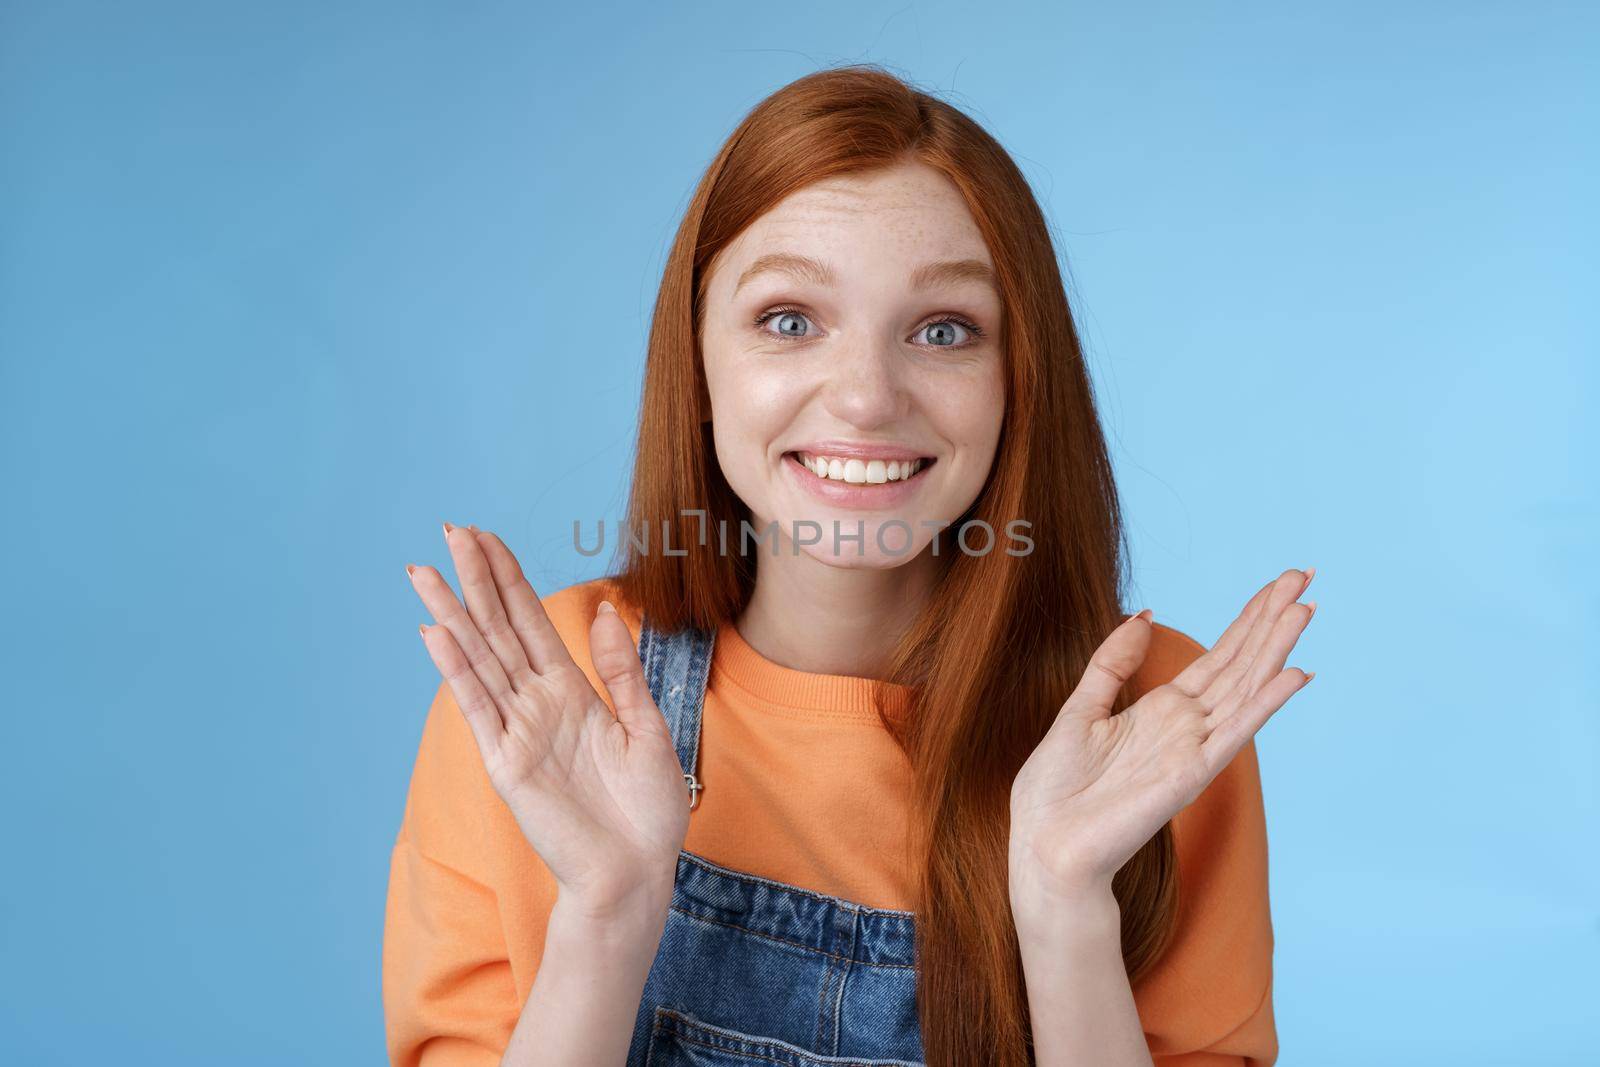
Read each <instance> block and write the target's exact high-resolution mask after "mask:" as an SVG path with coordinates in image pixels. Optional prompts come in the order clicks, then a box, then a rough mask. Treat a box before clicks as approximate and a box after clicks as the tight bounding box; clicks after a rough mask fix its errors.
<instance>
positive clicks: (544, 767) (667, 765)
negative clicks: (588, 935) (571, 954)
mask: <svg viewBox="0 0 1600 1067" xmlns="http://www.w3.org/2000/svg"><path fill="white" fill-rule="evenodd" d="M445 542H446V544H447V545H448V546H449V548H450V555H451V558H452V559H453V560H454V562H455V568H456V574H457V575H458V576H459V578H460V580H461V587H462V590H463V593H464V595H465V598H466V606H465V608H463V607H462V604H461V601H459V600H457V599H456V596H455V593H454V592H453V591H452V590H451V588H450V585H449V583H448V582H446V581H445V579H444V577H443V576H442V575H441V574H440V573H439V572H438V571H437V570H436V569H434V568H433V567H429V566H420V567H412V566H407V568H406V570H407V572H408V573H409V574H410V575H411V583H412V586H413V587H414V588H415V589H416V591H417V595H418V596H419V597H421V598H422V602H423V604H424V605H426V606H427V608H428V611H429V612H430V613H431V614H432V615H433V618H434V620H435V624H434V625H432V626H423V627H421V631H422V639H423V642H424V643H425V644H426V645H427V647H428V654H429V655H430V656H431V657H432V658H433V662H434V665H435V666H437V667H438V668H439V672H440V674H442V675H443V676H444V678H445V680H446V681H447V682H448V683H449V684H450V691H451V692H452V693H453V694H455V699H456V703H457V704H458V705H459V706H460V708H461V711H462V713H463V714H464V715H465V716H466V719H467V724H468V726H469V727H470V728H471V730H472V735H473V737H474V738H476V740H477V744H478V751H479V753H480V754H481V755H482V757H483V765H484V768H485V770H487V771H488V773H489V780H490V781H491V782H493V783H494V788H495V791H496V792H497V793H499V795H500V797H501V799H502V800H504V801H505V803H506V806H507V807H508V808H510V809H511V812H512V814H513V815H514V816H515V817H516V820H517V824H518V825H519V826H520V827H521V828H522V833H523V835H524V836H525V837H526V838H527V839H528V843H529V844H531V845H532V846H533V848H534V851H536V852H538V854H539V857H540V859H542V860H543V861H544V863H545V865H546V866H547V867H548V868H549V869H550V873H551V874H552V875H554V877H555V879H556V883H557V885H558V886H559V888H560V890H561V892H562V894H563V895H568V894H570V902H572V903H576V904H578V905H579V906H580V907H581V908H582V909H583V910H584V911H585V912H586V913H588V914H590V915H592V916H594V917H597V918H602V919H609V918H614V917H618V916H620V915H623V914H627V913H636V912H638V910H639V909H652V910H653V909H662V910H664V908H665V905H666V897H667V896H670V893H671V888H672V880H673V876H674V874H675V873H676V871H677V860H678V851H679V849H680V848H681V847H682V845H683V840H684V835H685V833H687V831H688V827H689V790H688V786H687V784H686V782H685V781H684V777H683V768H682V766H681V765H680V764H679V762H678V756H677V753H676V751H675V750H674V748H673V744H672V736H671V733H670V732H669V730H668V728H667V723H666V719H665V718H663V716H662V714H661V711H660V709H658V708H657V707H656V703H655V701H654V700H653V699H652V698H651V696H650V690H649V686H648V685H647V684H646V682H645V678H644V669H643V666H642V664H641V663H640V661H639V654H638V651H637V648H636V646H635V644H634V641H633V637H632V635H631V634H630V633H629V631H628V627H627V624H626V623H624V622H623V621H622V618H621V616H619V615H618V614H617V613H616V612H615V611H614V610H610V609H609V605H606V604H604V603H603V604H602V605H601V608H600V611H599V613H598V614H597V615H596V616H595V618H594V621H593V622H592V623H591V625H590V629H589V650H590V658H591V660H592V661H593V663H594V667H595V671H596V673H597V674H598V675H599V677H600V679H601V681H602V682H603V683H604V684H605V687H606V691H607V693H608V694H609V695H610V697H611V702H612V704H613V705H615V707H616V714H615V715H613V714H612V712H611V709H610V708H608V707H606V704H605V701H603V700H602V699H601V698H600V695H599V693H597V692H596V691H595V689H594V687H593V686H592V685H590V684H589V680H588V678H587V677H586V676H585V675H584V673H583V670H582V669H581V668H579V666H578V665H577V663H575V662H574V661H573V659H572V655H571V654H570V653H569V652H568V651H567V647H566V645H565V644H564V643H563V642H562V640H561V637H560V635H559V634H557V633H556V630H555V627H554V626H552V625H551V623H550V618H549V616H547V615H546V614H545V611H544V607H543V605H541V604H540V603H539V598H538V596H536V595H535V594H534V591H533V586H532V585H530V584H529V583H528V580H527V579H526V578H525V577H524V576H523V573H522V568H521V567H520V566H519V565H518V564H517V560H516V557H515V556H513V555H512V554H511V551H510V550H509V549H507V548H506V546H505V544H504V543H503V542H501V540H500V539H499V538H498V537H496V536H495V535H494V534H492V533H489V532H488V531H479V530H475V529H474V528H470V527H463V526H451V525H450V524H448V523H446V524H445Z"/></svg>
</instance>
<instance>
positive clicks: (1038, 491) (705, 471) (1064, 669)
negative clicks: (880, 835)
mask: <svg viewBox="0 0 1600 1067" xmlns="http://www.w3.org/2000/svg"><path fill="white" fill-rule="evenodd" d="M906 160H917V161H920V162H922V163H925V164H927V165H929V166H931V167H933V168H935V169H936V170H938V171H940V172H941V173H943V174H944V175H945V176H946V177H948V178H949V179H950V181H951V182H953V183H954V184H955V186H956V188H958V189H959V190H960V191H961V193H962V195H963V197H964V198H965V200H966V204H967V207H968V209H969V210H970V211H971V213H972V217H973V218H974V219H975V220H976V222H977V225H978V228H979V230H980V232H981V233H982V234H983V237H984V240H985V241H986V242H987V245H988V248H989V251H990V255H991V257H992V259H993V262H994V266H995V272H996V275H997V279H998V282H999V285H1000V292H1001V301H1002V305H1003V309H1004V311H1003V320H1004V328H1003V335H1004V343H1003V347H1004V350H1005V358H1006V363H1007V371H1006V374H1007V381H1006V385H1007V397H1008V399H1007V409H1006V413H1005V418H1004V422H1003V425H1002V429H1001V435H1000V441H999V446H998V454H997V456H996V458H995V462H994V466H993V469H992V472H991V475H990V478H989V481H988V483H987V484H986V485H985V487H984V489H983V490H982V492H981V493H980V495H979V496H978V499H977V500H976V501H975V502H974V503H973V506H972V507H971V509H969V511H968V513H967V514H966V515H965V516H963V517H962V520H961V521H966V520H969V519H982V520H984V521H985V522H987V523H988V524H989V527H990V528H991V529H993V530H995V531H997V532H999V531H1004V530H1005V529H1006V523H1007V522H1008V521H1010V520H1012V519H1015V518H1025V519H1028V520H1029V521H1031V523H1032V527H1031V528H1030V529H1029V530H1028V535H1029V536H1030V537H1031V538H1032V539H1033V541H1034V548H1033V551H1032V552H1031V553H1030V554H1028V555H1025V556H1012V555H1008V554H1007V553H1005V552H1001V551H992V552H988V553H986V554H983V555H970V556H969V555H967V554H966V553H964V552H960V551H956V550H955V549H954V546H953V545H952V546H948V547H947V546H944V545H941V550H940V553H939V558H940V559H941V561H943V566H944V571H943V575H942V578H941V580H940V581H939V582H938V583H937V584H936V585H935V588H934V593H933V595H932V597H931V599H930V601H929V602H928V603H927V605H926V606H925V608H924V610H923V611H922V614H921V615H920V617H919V618H918V619H917V620H916V621H915V623H914V624H913V625H912V627H911V629H910V631H909V632H908V634H907V636H906V638H905V639H904V641H903V642H902V643H901V646H900V647H899V649H898V650H897V652H896V654H895V657H894V664H893V669H892V672H891V676H890V680H892V681H896V682H900V683H902V684H905V685H908V686H911V687H912V688H913V690H914V692H915V698H914V702H913V710H912V713H911V714H910V715H909V716H907V717H906V718H905V720H904V723H903V725H902V726H901V727H900V728H898V729H897V730H896V737H897V739H898V740H899V742H900V743H901V745H902V746H903V747H904V749H905V751H906V753H907V756H908V757H909V759H910V762H911V765H912V769H913V775H914V780H915V783H916V785H915V788H916V794H917V795H916V798H915V800H916V802H915V807H914V813H913V828H914V829H913V832H914V833H915V834H916V840H915V842H914V844H915V850H914V852H913V855H917V856H920V857H922V860H921V871H920V877H919V879H918V883H917V884H918V893H917V900H916V905H915V911H916V913H917V959H918V1014H919V1016H920V1019H921V1025H922V1041H923V1048H924V1051H925V1053H926V1056H927V1061H928V1063H929V1064H932V1065H950V1064H971V1063H986V1064H997V1065H1005V1067H1012V1065H1017V1067H1020V1065H1023V1064H1028V1063H1031V1062H1032V1041H1031V1027H1030V1023H1029V1020H1028V1005H1027V997H1026V990H1025V987H1024V985H1023V972H1022V965H1021V956H1020V953H1019V950H1018V945H1017V938H1016V930H1015V926H1014V924H1013V922H1012V919H1011V911H1010V902H1009V894H1008V892H1007V870H1008V867H1007V834H1008V828H1009V821H1010V808H1009V801H1010V790H1011V782H1012V779H1013V778H1014V777H1015V776H1016V773H1017V771H1018V770H1019V769H1020V768H1021V766H1022V764H1023V762H1024V761H1025V760H1026V759H1027V758H1028V756H1029V754H1030V753H1031V752H1032V751H1033V749H1034V747H1035V746H1036V745H1037V744H1038V742H1039V740H1040V739H1041V738H1042V737H1043V736H1044V733H1045V731H1046V729H1048V727H1049V726H1050V724H1051V722H1053V721H1054V719H1055V716H1056V713H1057V712H1058V711H1059V709H1060V707H1061V704H1062V702H1063V701H1064V700H1065V699H1066V697H1067V694H1068V693H1070V692H1071V691H1072V688H1073V686H1074V685H1075V684H1076V683H1077V681H1078V679H1079V677H1081V675H1082V674H1083V672H1084V670H1085V669H1086V668H1087V666H1088V662H1089V657H1090V655H1091V653H1092V652H1093V651H1094V649H1095V647H1096V646H1097V645H1098V644H1099V642H1100V641H1101V640H1102V639H1103V637H1104V635H1105V634H1107V633H1108V632H1110V630H1111V629H1112V627H1114V626H1115V625H1116V624H1117V623H1118V622H1119V621H1121V619H1122V617H1123V611H1122V607H1121V592H1122V583H1123V581H1124V578H1125V569H1124V561H1125V558H1126V554H1125V547H1126V546H1125V538H1124V534H1123V529H1122V519H1121V512H1120V507H1119V504H1118V499H1117V491H1116V486H1115V483H1114V481H1113V477H1112V468H1111V461H1110V457H1109V455H1108V453H1107V450H1106V443H1105V436H1104V433H1103V432H1102V430H1101V427H1100V419H1099V416H1098V414H1097V412H1096V410H1095V405H1094V397H1093V394H1092V391H1091V386H1090V381H1089V375H1088V371H1087V369H1086V367H1085V365H1084V360H1083V355H1082V351H1081V348H1080V346H1079V343H1078V334H1077V329H1076V327H1075V325H1074V323H1073V317H1072V311H1071V308H1070V307H1069V306H1068V303H1067V295H1066V290H1065V288H1064V286H1063V284H1062V279H1061V272H1060V269H1059V267H1058V265H1057V262H1056V257H1055V251H1054V248H1053V246H1052V243H1051V240H1050V235H1049V229H1048V226H1047V224H1046V222H1045V219H1044V215H1043V213H1042V212H1041V211H1040V209H1039V205H1038V203H1037V202H1036V201H1035V199H1034V197H1033V193H1032V191H1031V190H1030V188H1029V186H1028V183H1027V181H1026V179H1025V178H1024V177H1023V175H1022V173H1021V172H1020V171H1019V170H1018V169H1017V167H1016V164H1015V163H1014V162H1013V161H1012V159H1011V157H1010V156H1009V155H1008V154H1007V153H1006V151H1005V150H1004V149H1003V148H1002V147H1001V146H1000V144H999V143H998V142H997V141H995V139H994V138H993V137H991V136H990V135H989V134H988V133H987V132H985V131H984V130H983V128H982V127H980V126H979V125H978V124H977V123H976V122H975V121H973V120H972V119H971V118H970V117H968V116H967V115H966V114H964V113H963V112H961V111H960V110H958V109H957V108H955V107H953V106H951V105H949V104H947V103H945V102H943V101H941V100H939V99H937V98H935V97H933V96H930V95H928V94H927V93H924V92H921V91H919V90H917V89H915V88H913V87H912V86H910V85H908V84H907V83H906V82H904V81H902V80H901V79H900V78H897V77H895V76H894V75H892V74H890V73H888V72H887V71H884V70H882V69H881V68H878V67H876V66H871V65H853V66H847V67H839V68H834V69H830V70H824V71H820V72H818V73H815V74H811V75H808V76H806V77H803V78H800V79H799V80H797V81H795V82H792V83H790V84H789V85H786V86H784V87H783V88H781V89H779V90H778V91H777V92H775V93H773V94H772V95H771V96H769V97H767V98H766V99H765V100H763V101H762V102H761V103H760V104H758V105H757V106H756V107H755V108H754V109H752V110H751V111H750V113H749V114H748V115H747V116H745V118H744V120H743V121H742V122H741V123H740V124H739V126H738V128H737V129H735V130H734V131H733V133H732V135H731V136H729V138H728V140H727V142H726V143H725V144H724V145H723V146H722V149H721V151H719V152H718V153H717V156H716V158H715V159H714V160H713V161H712V163H711V165H710V167H709V168H708V169H707V171H706V173H705V175H704V177H703V178H702V179H701V180H700V183H699V186H698V188H697V189H696V190H695V194H694V199H693V200H692V201H691V202H690V204H689V207H688V210H687V212H686V214H685V216H684V219H683V223H682V225H681V226H680V227H679V228H678V232H677V237H676V239H675V240H674V242H673V245H672V250H671V253H670V255H669V257H668V259H667V263H666V268H665V272H664V274H663V276H662V280H661V290H660V294H659V296H658V298H657V301H656V306H655V315H654V319H653V321H652V324H651V331H650V344H649V353H648V357H647V363H646V368H645V381H644V396H643V402H642V405H641V412H640V418H639V437H638V450H637V457H636V460H635V465H634V473H633V487H632V493H631V495H630V499H629V505H628V516H627V521H628V527H629V529H631V530H639V529H640V528H641V526H643V527H644V528H646V529H648V530H650V531H651V532H652V540H653V539H654V538H655V537H656V536H659V535H660V532H661V531H662V530H663V528H664V527H663V524H665V526H666V528H669V529H670V530H671V540H672V544H674V545H676V546H694V545H696V544H698V543H699V542H700V538H701V530H702V526H701V519H700V518H699V517H697V516H692V515H689V516H686V515H684V514H682V512H684V511H686V510H691V509H700V510H703V511H704V512H705V513H706V515H707V518H708V521H709V522H710V524H711V526H710V528H711V529H712V530H715V529H716V528H717V526H716V524H717V523H718V522H719V521H720V522H725V523H727V529H728V530H729V533H730V543H736V540H737V532H738V530H739V529H740V526H739V524H740V522H741V521H743V520H746V519H748V518H749V512H748V510H747V509H746V508H745V507H744V505H743V504H742V503H741V502H740V500H739V499H738V497H736V496H735V495H734V493H733V491H732V489H730V488H729V486H728V483H727V482H726V480H725V479H724V478H723V477H722V472H721V469H720V467H719V466H718V464H717V462H716V453H715V450H714V448H713V445H712V441H711V436H710V424H709V423H708V422H705V421H703V420H704V419H705V417H706V412H705V410H704V406H703V405H704V396H705V394H704V384H703V383H704V370H703V366H702V363H701V359H700V347H699V340H698V339H699V335H700V334H699V327H700V325H701V322H702V318H701V315H702V310H703V308H704V296H705V289H706V284H707V279H708V275H709V268H710V265H711V264H712V262H713V261H714V259H715V257H716V256H717V254H718V253H719V252H720V251H721V250H722V249H723V248H725V247H726V246H727V245H728V244H729V243H730V242H731V241H732V240H733V239H734V238H735V237H737V236H738V235H739V233H740V232H741V231H743V230H744V229H745V227H747V226H748V225H750V223H751V222H753V221H754V220H755V219H756V218H758V217H759V216H760V215H761V214H763V213H764V212H766V211H767V210H768V209H769V208H771V207H773V206H774V205H776V204H777V203H778V202H779V201H780V200H782V199H783V198H784V197H786V196H788V195H789V194H790V193H793V192H795V191H796V190H797V189H800V188H802V187H803V186H806V185H809V184H811V183H812V182H815V181H818V180H821V179H825V178H829V177H832V176H835V175H840V174H849V173H854V172H861V171H866V170H870V169H873V168H877V167H882V166H886V165H890V164H894V163H898V162H902V161H906ZM958 527H959V522H958V523H956V524H954V525H952V526H951V527H950V528H949V531H946V532H945V533H943V534H941V536H948V534H949V533H950V532H951V531H954V530H956V529H957V528H958ZM754 559H755V555H754V554H753V553H752V555H751V556H749V557H746V556H743V555H741V554H740V553H738V552H730V553H719V552H716V551H695V550H694V549H693V548H692V547H691V548H690V550H689V552H688V554H686V555H681V556H680V555H668V554H666V553H664V552H660V551H657V552H648V551H640V550H639V549H638V547H637V546H631V545H628V544H626V543H625V544H624V546H623V554H622V557H621V562H620V565H619V568H618V571H619V573H618V575H617V578H618V580H619V583H620V584H621V586H622V589H623V592H624V593H625V594H626V595H628V596H630V597H631V598H632V599H633V600H634V602H635V603H636V604H638V605H640V606H641V607H642V608H643V609H644V611H645V613H646V614H647V615H649V616H650V618H651V620H652V622H653V623H655V624H657V625H661V626H682V625H696V626H700V627H703V628H713V627H716V626H718V625H720V624H722V623H723V622H725V621H728V620H731V619H733V618H735V617H737V616H738V614H739V613H740V611H741V610H742V609H743V607H744V605H745V603H746V602H747V600H748V599H749V596H750V593H751V589H752V586H753V583H754V580H755V571H754ZM1019 666H1020V667H1021V669H1019ZM1127 696H1128V695H1127V694H1124V696H1123V698H1122V702H1121V703H1119V706H1118V710H1121V707H1122V706H1125V703H1126V700H1127ZM885 725H886V726H891V723H890V721H889V720H888V719H886V720H885ZM891 728H893V727H892V726H891ZM1114 889H1115V892H1116V896H1117V900H1118V902H1119V903H1120V904H1121V908H1122V951H1123V960H1124V963H1125V965H1126V967H1127V970H1128V973H1129V976H1130V979H1133V980H1137V978H1138V977H1139V976H1140V975H1142V974H1143V973H1144V972H1145V971H1146V970H1147V969H1148V968H1149V967H1150V965H1151V964H1152V963H1154V962H1155V960H1156V958H1157V957H1158V956H1159V955H1160V953H1161V951H1162V950H1163V949H1164V948H1165V946H1166V943H1167V941H1168V940H1169V938H1170V936H1171V932H1172V928H1173V923H1174V920H1175V912H1176V893H1177V865H1176V860H1175V853H1174V850H1173V843H1172V832H1171V827H1170V825H1168V826H1164V827H1162V829H1161V831H1160V832H1159V833H1157V835H1156V836H1155V837H1154V838H1152V839H1151V840H1150V841H1149V842H1148V843H1147V844H1146V845H1145V846H1144V847H1143V848H1142V849H1141V850H1140V851H1139V852H1138V854H1136V855H1135V856H1134V857H1133V859H1131V860H1130V861H1129V862H1128V863H1127V865H1126V866H1124V867H1123V869H1122V870H1121V871H1120V872H1119V873H1118V875H1117V877H1116V879H1115V882H1114Z"/></svg>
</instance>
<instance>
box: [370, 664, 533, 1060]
mask: <svg viewBox="0 0 1600 1067" xmlns="http://www.w3.org/2000/svg"><path fill="white" fill-rule="evenodd" d="M485 789H488V790H489V791H490V795H489V796H487V797H486V796H485V795H484V790H485ZM498 804H499V799H498V796H496V795H494V794H493V786H492V785H491V784H490V783H489V781H488V776H487V774H486V773H485V772H484V771H483V764H482V757H481V756H480V755H479V753H478V751H477V747H476V743H475V742H474V741H473V739H472V735H471V731H470V728H469V727H468V726H467V723H466V720H465V719H464V717H463V716H462V713H461V711H460V709H459V708H458V706H457V705H456V702H455V699H454V697H453V695H452V694H451V692H450V689H449V686H448V684H447V683H444V682H441V683H440V687H439V691H438V693H437V695H436V696H435V697H434V700H433V705H432V707H431V708H430V709H429V711H428V717H427V722H426V724H425V725H424V726H423V731H422V742H421V745H420V747H419V749H418V752H417V761H416V765H415V767H414V769H413V771H412V776H411V785H410V790H409V792H408V793H407V797H406V805H405V815H404V817H403V819H402V821H401V826H400V832H399V834H398V835H397V837H396V839H395V843H394V850H393V852H392V854H391V859H390V865H389V894H388V902H387V906H386V909H385V914H384V935H383V963H382V980H383V1006H384V1018H385V1025H386V1031H387V1035H386V1036H387V1044H388V1050H389V1060H390V1063H391V1064H393V1065H394V1067H494V1065H495V1064H498V1063H499V1062H500V1057H501V1054H502V1052H503V1051H504V1049H505V1047H506V1045H507V1043H509V1041H510V1039H511V1030H512V1029H513V1028H514V1027H515V1025H516V1020H517V1015H518V1012H519V1009H518V999H517V991H516V988H515V983H514V981H513V976H512V971H511V963H510V959H509V955H508V952H507V947H506V939H505V935H504V933H503V930H502V925H501V921H500V914H499V908H498V905H497V902H496V895H495V891H494V889H493V888H492V886H493V883H494V878H493V876H492V875H491V874H490V873H489V870H488V869H487V868H486V866H485V864H484V863H483V861H482V856H483V841H482V837H481V831H480V829H479V828H480V827H481V826H482V824H483V823H484V821H485V820H484V813H485V812H492V811H494V810H495V805H498Z"/></svg>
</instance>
